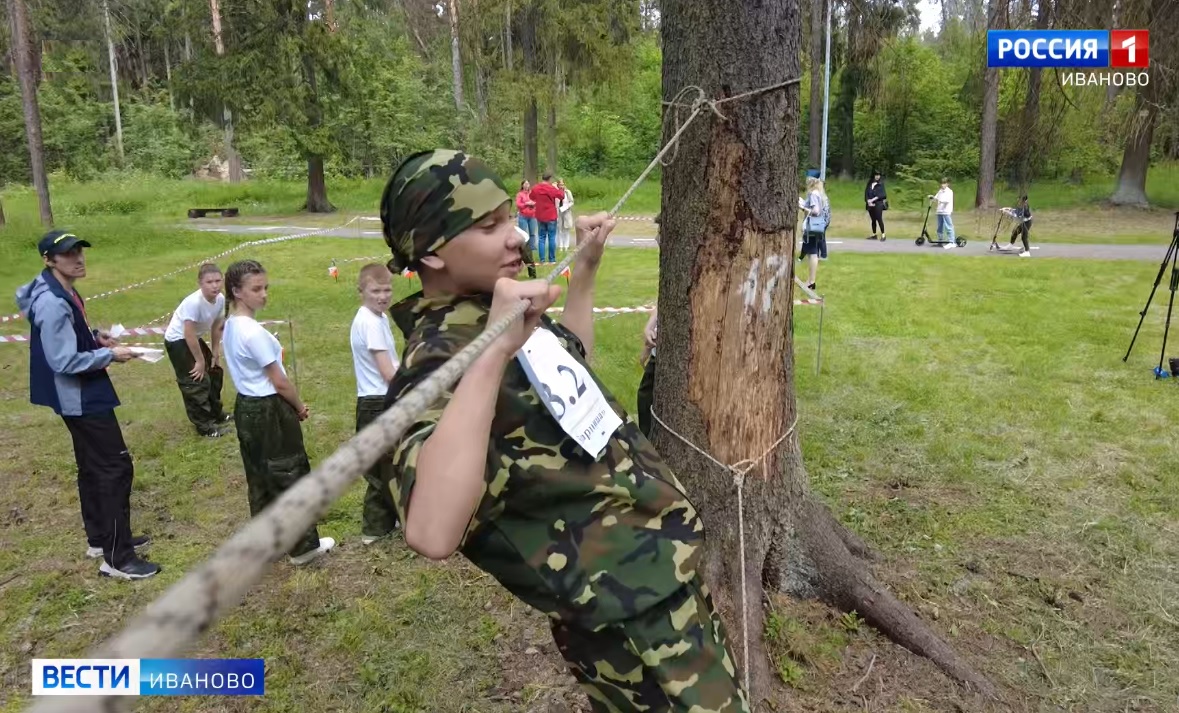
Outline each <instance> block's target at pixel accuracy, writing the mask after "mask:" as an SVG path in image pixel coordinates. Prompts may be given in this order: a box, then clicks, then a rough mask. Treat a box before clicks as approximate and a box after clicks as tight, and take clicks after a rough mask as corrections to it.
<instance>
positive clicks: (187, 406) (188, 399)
mask: <svg viewBox="0 0 1179 713" xmlns="http://www.w3.org/2000/svg"><path fill="white" fill-rule="evenodd" d="M198 341H199V342H200V345H201V353H202V354H204V355H205V369H206V372H205V378H204V379H202V380H200V381H197V380H196V379H193V378H192V377H191V376H189V372H191V371H192V367H193V365H194V364H196V360H195V359H193V358H192V352H191V351H189V349H188V343H187V342H185V341H184V340H183V339H178V340H176V341H174V342H164V350H165V351H166V352H168V361H170V362H172V369H173V370H174V371H175V372H176V384H177V385H178V386H179V387H180V395H181V396H182V397H184V410H185V411H187V412H188V420H189V421H192V425H194V426H196V429H197V432H198V433H200V434H202V435H204V434H208V433H210V432H212V431H214V430H216V429H217V424H219V423H220V422H221V421H222V420H224V418H225V412H224V411H223V410H222V407H221V385H222V383H223V382H224V380H225V372H224V370H222V368H221V367H219V366H218V367H216V368H213V369H210V368H209V364H210V363H211V362H212V361H213V353H212V352H211V351H209V345H208V344H205V340H204V339H201V340H198Z"/></svg>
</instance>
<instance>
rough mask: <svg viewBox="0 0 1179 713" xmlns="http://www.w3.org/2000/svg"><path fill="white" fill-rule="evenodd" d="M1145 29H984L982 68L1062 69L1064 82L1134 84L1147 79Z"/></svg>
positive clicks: (1148, 60) (1147, 43)
mask: <svg viewBox="0 0 1179 713" xmlns="http://www.w3.org/2000/svg"><path fill="white" fill-rule="evenodd" d="M1149 65H1150V32H1149V31H1148V30H989V31H988V32H987V66H988V67H1066V68H1077V69H1081V68H1089V69H1091V70H1098V69H1113V70H1121V71H1114V72H1109V71H1106V72H1097V71H1090V72H1070V73H1067V74H1064V75H1063V76H1062V81H1063V84H1065V85H1076V86H1086V85H1096V84H1101V85H1107V86H1108V85H1111V84H1112V85H1114V86H1129V87H1133V86H1138V85H1144V84H1149V83H1150V76H1149V75H1148V74H1147V73H1146V72H1145V71H1139V72H1134V71H1126V70H1135V69H1138V70H1145V69H1146V68H1147V67H1148V66H1149Z"/></svg>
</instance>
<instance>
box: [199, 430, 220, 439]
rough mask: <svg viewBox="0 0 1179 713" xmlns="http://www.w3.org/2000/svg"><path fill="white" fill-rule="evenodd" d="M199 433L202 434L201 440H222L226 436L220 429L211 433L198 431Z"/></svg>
mask: <svg viewBox="0 0 1179 713" xmlns="http://www.w3.org/2000/svg"><path fill="white" fill-rule="evenodd" d="M198 433H200V434H201V438H220V437H222V436H224V435H225V432H224V431H222V430H221V429H219V428H214V429H213V430H211V431H198Z"/></svg>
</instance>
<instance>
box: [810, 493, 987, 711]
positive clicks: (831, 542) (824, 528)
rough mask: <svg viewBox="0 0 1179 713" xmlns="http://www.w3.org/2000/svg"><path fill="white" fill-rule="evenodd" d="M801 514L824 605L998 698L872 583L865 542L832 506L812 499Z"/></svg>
mask: <svg viewBox="0 0 1179 713" xmlns="http://www.w3.org/2000/svg"><path fill="white" fill-rule="evenodd" d="M798 514H799V517H800V520H799V522H798V527H797V528H796V533H797V536H798V538H799V544H800V545H801V546H802V549H803V551H804V552H805V554H806V558H807V559H808V560H810V562H811V563H812V564H813V567H814V569H813V572H814V574H815V575H816V579H817V581H816V582H815V589H816V590H817V592H818V596H819V598H820V599H822V600H823V601H825V602H826V603H827V604H829V605H831V606H833V607H835V608H837V609H841V610H843V611H855V612H857V613H859V614H860V615H861V616H863V617H864V619H865V620H866V621H867V622H868V623H869V624H871V625H872V626H874V627H875V628H876V629H877V630H879V631H880V632H881V633H882V634H884V635H885V636H887V637H888V638H889V639H892V641H894V642H895V643H897V644H900V645H901V646H903V647H905V648H906V649H908V650H910V651H912V652H913V653H915V654H919V655H921V656H924V657H925V658H927V659H929V660H930V661H932V662H933V663H934V664H935V665H937V667H938V668H940V669H941V670H942V671H944V672H945V673H946V675H948V676H950V677H951V678H953V679H954V680H955V681H957V682H959V683H961V684H963V685H965V686H967V687H968V688H970V689H973V690H974V691H977V692H978V693H980V694H982V695H984V696H987V697H988V698H991V699H997V698H998V694H997V692H996V690H995V687H994V685H992V684H991V682H990V681H988V680H987V679H986V678H985V677H984V676H983V675H982V674H980V673H978V672H977V671H975V670H974V668H973V667H972V666H970V665H969V664H968V663H966V661H964V660H963V659H962V658H961V657H960V656H959V655H958V654H957V652H955V651H954V649H953V648H952V647H951V646H950V645H949V644H947V643H946V642H945V641H943V640H942V639H941V638H940V637H939V636H938V635H937V634H935V633H934V632H933V630H932V629H930V627H929V626H928V625H927V624H926V623H925V622H924V621H922V620H921V619H920V618H919V617H918V616H917V615H916V614H914V613H913V610H912V609H910V608H909V607H908V606H907V605H905V604H904V603H902V602H901V601H900V600H898V599H897V598H896V597H894V596H893V595H892V594H891V593H890V592H889V591H888V590H887V589H886V588H885V587H884V586H882V585H881V584H880V583H879V582H877V581H876V579H875V578H874V577H872V575H871V573H870V572H869V571H868V568H867V567H866V566H865V565H864V563H863V561H861V560H860V559H857V556H859V553H858V552H857V551H856V550H858V549H860V548H861V547H863V548H864V549H866V547H865V546H864V545H863V542H862V541H860V540H859V538H858V537H855V536H854V535H852V533H850V532H848V531H847V529H846V528H844V527H843V526H842V525H840V524H839V523H837V522H836V521H835V519H834V517H832V515H831V513H830V511H829V510H828V509H827V508H826V506H824V505H823V504H822V503H820V502H819V501H817V500H815V499H814V498H813V496H811V497H809V498H808V502H807V503H806V504H805V505H804V506H803V507H801V508H800V509H799V513H798ZM849 536H850V537H851V538H854V539H853V540H852V543H854V546H853V544H852V543H849V542H848V540H847V538H848V537H849Z"/></svg>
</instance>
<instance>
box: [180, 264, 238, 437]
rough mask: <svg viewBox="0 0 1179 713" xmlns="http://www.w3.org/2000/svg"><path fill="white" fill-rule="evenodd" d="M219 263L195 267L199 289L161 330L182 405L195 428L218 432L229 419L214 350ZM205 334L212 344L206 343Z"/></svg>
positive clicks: (221, 300) (220, 311)
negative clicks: (165, 327) (165, 328)
mask: <svg viewBox="0 0 1179 713" xmlns="http://www.w3.org/2000/svg"><path fill="white" fill-rule="evenodd" d="M221 282H222V276H221V268H219V267H217V266H216V265H214V264H213V263H211V262H207V263H205V264H204V265H201V267H200V269H199V270H198V271H197V285H198V286H199V289H198V290H197V291H196V292H193V293H192V294H190V295H189V296H188V297H185V298H184V300H183V301H182V302H181V303H180V306H179V307H177V308H176V311H175V312H173V313H172V321H171V322H169V323H168V328H167V330H165V331H164V351H166V352H167V353H168V361H170V362H172V368H173V369H174V370H175V371H176V384H177V385H178V386H179V387H180V396H181V397H182V398H183V399H184V410H185V411H186V412H187V413H188V420H189V421H191V422H192V425H193V426H195V427H196V430H197V433H199V434H200V435H202V436H205V437H207V438H217V437H219V436H223V435H225V434H226V433H227V432H228V431H227V430H223V429H224V428H225V425H224V424H227V423H228V422H229V420H230V418H231V417H230V416H227V415H226V414H225V411H224V409H223V408H222V405H221V386H222V384H223V383H224V381H225V372H224V370H222V368H221V364H220V363H219V357H218V355H219V354H220V352H221V330H222V328H223V327H224V326H225V318H224V311H225V295H223V294H221ZM206 334H207V335H209V340H210V341H211V342H212V344H213V346H212V347H210V346H209V345H208V344H206V343H205V340H204V336H205V335H206Z"/></svg>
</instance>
